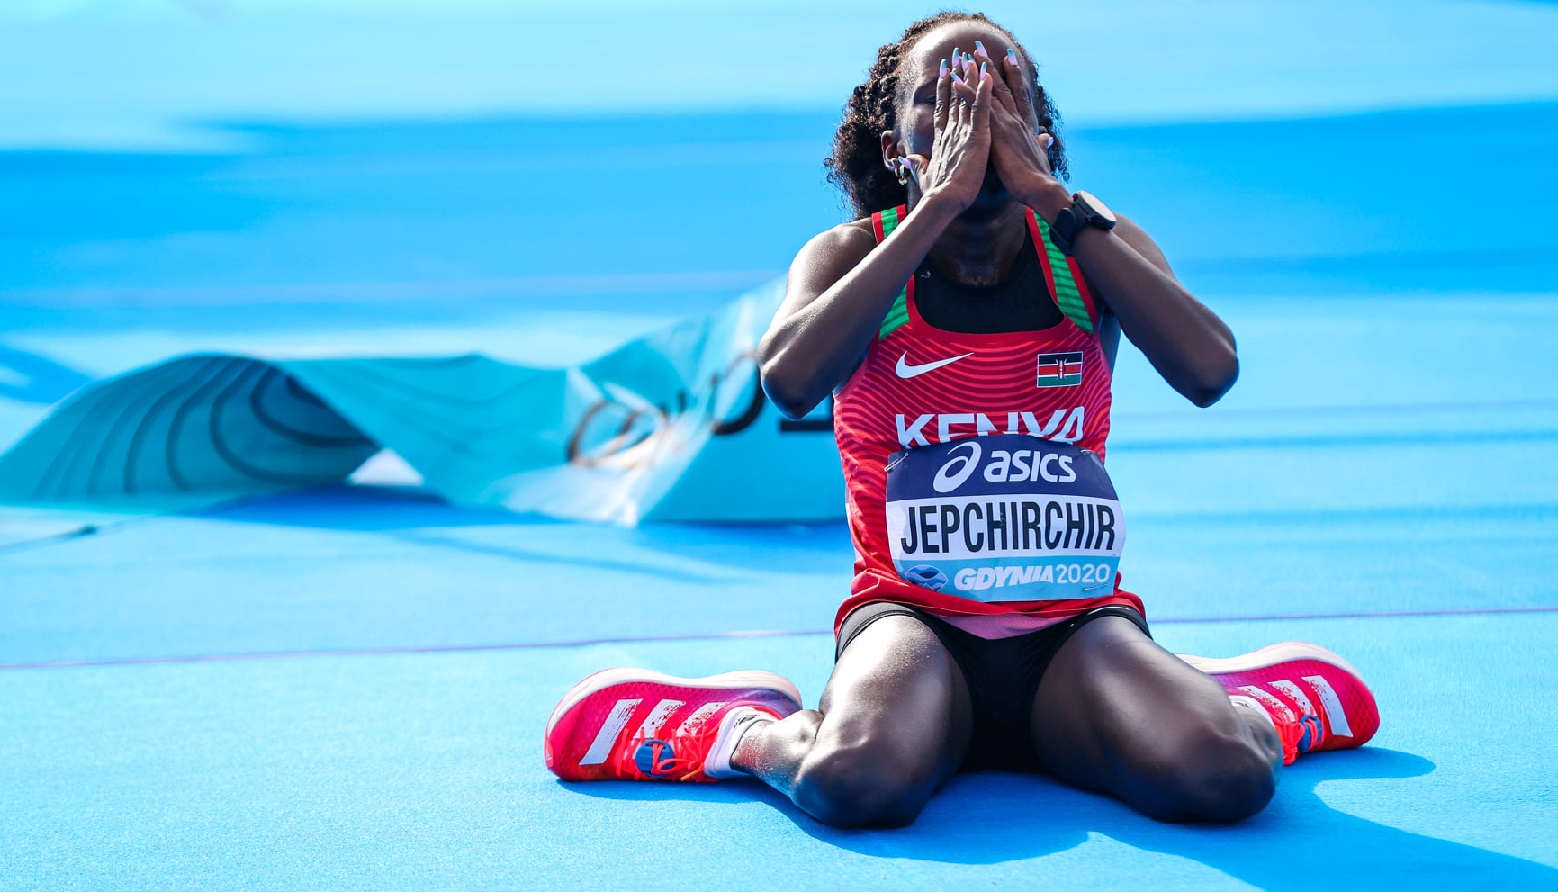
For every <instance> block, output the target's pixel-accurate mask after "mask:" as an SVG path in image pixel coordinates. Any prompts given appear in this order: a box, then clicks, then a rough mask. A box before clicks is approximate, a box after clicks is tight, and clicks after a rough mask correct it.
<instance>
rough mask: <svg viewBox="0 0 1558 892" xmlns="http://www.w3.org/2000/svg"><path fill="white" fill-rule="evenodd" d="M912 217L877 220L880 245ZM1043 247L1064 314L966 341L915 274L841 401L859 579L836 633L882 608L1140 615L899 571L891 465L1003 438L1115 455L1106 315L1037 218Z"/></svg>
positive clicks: (838, 421) (1032, 224) (1110, 601)
mask: <svg viewBox="0 0 1558 892" xmlns="http://www.w3.org/2000/svg"><path fill="white" fill-rule="evenodd" d="M906 214H907V209H906V208H905V207H903V206H899V207H898V208H895V209H892V210H887V211H882V212H880V213H877V214H873V215H872V216H871V223H872V227H873V229H874V230H875V232H876V239H877V242H878V243H881V242H882V241H883V240H884V239H886V238H887V236H888V235H890V234H891V233H892V231H893V229H894V228H895V227H896V226H897V225H898V223H899V221H900V220H902V219H903V217H904V216H905V215H906ZM1027 217H1028V226H1029V229H1030V232H1031V235H1032V237H1033V245H1034V248H1035V250H1037V252H1038V255H1039V260H1040V262H1041V264H1042V265H1043V268H1044V276H1045V280H1046V281H1047V282H1048V284H1049V287H1050V294H1052V295H1054V296H1055V303H1056V305H1057V306H1058V307H1059V308H1060V310H1061V313H1062V315H1063V316H1064V317H1065V318H1064V319H1062V320H1061V321H1060V322H1059V323H1058V324H1056V325H1054V326H1051V327H1050V328H1047V329H1044V330H1042V331H1020V332H1002V333H997V334H965V333H962V332H953V331H945V330H942V329H938V328H933V327H931V326H930V325H929V324H927V323H926V322H925V320H924V319H922V318H920V314H919V311H918V310H917V309H916V307H915V303H914V280H913V279H912V278H911V279H910V280H909V282H908V283H907V284H906V285H905V286H904V290H903V291H902V292H900V294H899V295H898V300H897V301H895V302H894V303H893V307H892V309H891V310H889V311H888V313H887V317H886V318H885V319H884V320H883V321H882V326H881V330H880V331H879V333H878V335H877V338H876V340H875V341H874V342H872V344H871V347H870V349H869V350H868V351H867V352H866V357H865V361H864V362H862V363H861V365H860V367H859V368H858V369H856V370H855V373H854V374H853V375H852V376H851V377H850V379H849V380H848V381H847V382H846V383H845V384H844V386H843V388H841V389H840V390H839V391H838V392H837V393H836V394H835V395H834V398H833V431H834V436H835V437H836V438H837V440H838V446H839V453H840V456H841V458H842V460H843V465H844V483H845V489H846V495H845V498H846V512H847V515H848V518H849V528H850V536H851V538H852V539H853V540H854V546H855V578H854V582H853V584H852V585H851V587H850V597H849V598H848V599H847V600H846V601H845V602H844V603H843V605H842V606H841V607H840V608H839V612H838V615H837V617H836V618H835V621H834V629H835V631H837V629H838V627H839V626H840V625H841V624H842V623H843V621H844V618H845V617H846V616H848V615H849V613H850V611H852V610H854V609H855V608H857V607H860V606H863V605H865V604H869V603H871V602H874V601H891V602H895V603H900V604H908V605H911V606H913V607H917V608H919V609H922V610H924V611H926V612H928V613H932V614H935V615H939V616H946V617H969V616H991V617H999V616H1003V615H1012V614H1023V615H1027V616H1036V617H1057V618H1061V617H1067V616H1072V615H1075V614H1078V613H1082V612H1085V611H1087V610H1091V609H1093V608H1095V607H1101V606H1108V605H1120V606H1129V607H1135V608H1137V609H1138V610H1140V609H1141V601H1140V600H1139V599H1138V598H1137V597H1136V596H1135V595H1132V594H1130V593H1129V592H1124V591H1122V590H1120V589H1119V588H1118V587H1117V588H1115V590H1114V591H1113V593H1111V594H1109V595H1105V596H1103V597H1100V598H1086V599H1068V600H1063V601H1005V602H981V601H975V600H971V599H969V598H962V597H959V596H957V595H953V594H947V593H943V592H938V591H932V590H931V589H928V588H924V587H922V586H919V585H915V584H914V583H911V582H908V581H906V580H904V579H903V578H902V577H900V576H899V575H898V572H897V570H896V569H895V568H894V567H893V561H892V557H891V552H890V549H889V547H888V540H887V515H886V499H887V492H886V490H887V471H886V464H887V460H888V458H889V457H890V456H891V455H892V454H893V453H895V452H897V451H899V450H901V449H905V448H907V447H910V446H924V445H929V444H933V443H941V442H946V441H949V440H957V439H961V438H964V437H975V436H983V435H986V434H992V433H1003V434H1004V433H1020V434H1028V435H1031V436H1037V437H1042V438H1044V439H1049V440H1058V441H1061V442H1066V443H1074V444H1076V445H1078V446H1080V447H1083V448H1085V449H1091V450H1093V451H1094V452H1096V453H1098V455H1099V456H1100V457H1103V455H1104V441H1105V440H1106V439H1107V437H1108V436H1109V407H1110V402H1111V394H1110V384H1111V373H1110V368H1109V363H1108V361H1107V360H1106V359H1105V357H1104V352H1103V349H1102V347H1101V346H1100V345H1099V341H1098V336H1097V333H1096V331H1097V326H1098V315H1097V310H1096V308H1095V306H1094V303H1093V299H1092V295H1091V294H1089V292H1088V290H1087V286H1086V284H1085V283H1084V281H1083V278H1082V274H1081V270H1080V269H1079V268H1078V267H1077V265H1076V262H1075V261H1074V260H1072V259H1071V258H1069V257H1067V256H1065V255H1064V254H1062V253H1061V252H1060V250H1059V249H1058V248H1056V247H1055V246H1054V244H1053V243H1052V242H1051V241H1050V240H1049V227H1048V226H1047V225H1046V224H1045V222H1044V221H1043V220H1042V219H1040V218H1039V217H1037V216H1036V215H1034V213H1033V212H1032V211H1031V210H1030V211H1028V215H1027Z"/></svg>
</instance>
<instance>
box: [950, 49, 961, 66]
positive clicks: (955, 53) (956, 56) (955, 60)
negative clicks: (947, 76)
mask: <svg viewBox="0 0 1558 892" xmlns="http://www.w3.org/2000/svg"><path fill="white" fill-rule="evenodd" d="M952 64H954V65H962V64H963V51H962V50H960V49H957V48H953V50H952Z"/></svg>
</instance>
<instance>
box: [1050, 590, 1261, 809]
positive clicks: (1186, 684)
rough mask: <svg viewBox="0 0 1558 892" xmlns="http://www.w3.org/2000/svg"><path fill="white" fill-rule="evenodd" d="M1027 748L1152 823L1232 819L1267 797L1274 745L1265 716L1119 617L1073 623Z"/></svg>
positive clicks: (1068, 776) (1062, 773)
mask: <svg viewBox="0 0 1558 892" xmlns="http://www.w3.org/2000/svg"><path fill="white" fill-rule="evenodd" d="M1032 733H1033V735H1034V737H1033V741H1034V746H1035V748H1036V749H1037V750H1038V753H1039V757H1040V758H1041V759H1042V760H1043V761H1044V764H1045V765H1046V766H1047V767H1048V768H1049V769H1050V770H1051V771H1054V772H1055V773H1056V774H1057V775H1059V776H1060V777H1061V778H1062V779H1063V780H1066V781H1068V782H1070V783H1072V784H1075V785H1077V786H1079V787H1085V788H1087V789H1090V790H1097V791H1099V792H1102V793H1107V794H1109V795H1112V796H1115V797H1117V798H1119V799H1121V800H1123V801H1125V802H1126V803H1127V804H1129V805H1130V806H1132V807H1133V808H1135V809H1137V810H1138V811H1141V812H1142V813H1144V814H1146V815H1148V816H1150V817H1153V818H1156V819H1157V820H1160V821H1195V820H1208V821H1240V820H1243V819H1245V818H1248V817H1250V816H1251V815H1253V814H1255V813H1256V812H1259V811H1260V810H1261V809H1262V808H1265V807H1266V803H1267V802H1269V801H1271V797H1272V794H1273V793H1274V792H1275V790H1276V783H1277V777H1278V774H1279V772H1280V771H1281V768H1282V744H1281V741H1280V740H1279V739H1278V737H1277V732H1276V730H1275V729H1274V728H1273V727H1272V726H1271V723H1270V721H1269V720H1267V719H1265V718H1262V717H1261V716H1260V715H1258V714H1256V713H1255V711H1254V710H1249V709H1242V708H1239V707H1235V706H1234V705H1233V704H1232V703H1231V702H1230V701H1229V699H1228V695H1227V693H1225V692H1224V691H1223V689H1222V687H1221V686H1220V685H1219V684H1218V683H1217V682H1216V681H1214V680H1212V678H1211V677H1209V676H1207V675H1203V674H1202V673H1200V672H1198V671H1197V670H1195V669H1193V668H1191V667H1190V666H1188V665H1187V664H1185V663H1184V662H1183V661H1182V660H1180V659H1179V658H1178V657H1176V656H1174V655H1173V654H1171V653H1169V652H1168V651H1166V650H1164V649H1163V648H1161V647H1159V646H1158V645H1157V644H1156V643H1155V642H1153V640H1152V639H1151V638H1148V637H1147V636H1146V635H1145V634H1143V633H1142V631H1141V629H1140V628H1138V627H1137V626H1136V625H1135V624H1134V623H1132V622H1131V621H1130V620H1128V619H1125V618H1124V617H1112V616H1111V617H1104V618H1101V619H1097V620H1094V621H1093V622H1091V623H1088V624H1087V625H1085V626H1083V627H1082V628H1081V629H1079V630H1078V631H1077V633H1076V634H1075V635H1073V636H1072V637H1071V640H1069V641H1067V642H1066V644H1065V645H1064V646H1063V647H1062V648H1061V649H1060V652H1059V653H1057V654H1056V655H1055V659H1054V661H1053V662H1052V663H1051V664H1050V667H1049V670H1048V671H1047V672H1046V673H1045V675H1044V680H1043V681H1042V682H1041V683H1040V685H1039V691H1038V694H1037V695H1036V696H1035V698H1034V704H1033V714H1032Z"/></svg>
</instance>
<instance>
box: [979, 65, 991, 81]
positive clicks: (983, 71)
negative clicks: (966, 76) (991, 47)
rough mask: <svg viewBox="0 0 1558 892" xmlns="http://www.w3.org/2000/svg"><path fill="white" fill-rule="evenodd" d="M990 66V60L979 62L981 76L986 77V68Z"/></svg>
mask: <svg viewBox="0 0 1558 892" xmlns="http://www.w3.org/2000/svg"><path fill="white" fill-rule="evenodd" d="M989 67H990V63H989V62H980V63H979V76H980V77H984V76H985V69H987V68H989Z"/></svg>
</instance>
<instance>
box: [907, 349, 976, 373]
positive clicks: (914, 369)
mask: <svg viewBox="0 0 1558 892" xmlns="http://www.w3.org/2000/svg"><path fill="white" fill-rule="evenodd" d="M973 355H974V354H972V353H964V354H963V355H962V356H949V357H947V358H946V359H938V360H936V361H935V362H927V363H925V364H924V365H909V354H907V353H905V354H904V355H902V356H900V357H898V377H900V378H913V377H914V376H916V375H923V374H925V373H926V372H934V371H935V370H937V369H939V368H941V367H942V366H944V365H951V364H953V363H954V362H957V361H958V360H960V359H967V358H969V357H970V356H973Z"/></svg>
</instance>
